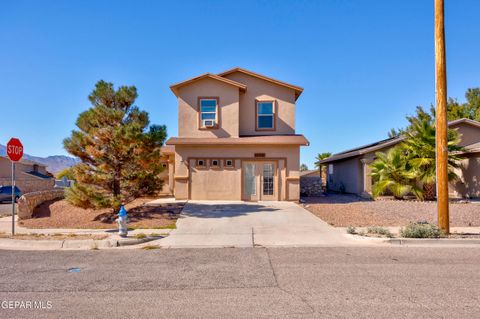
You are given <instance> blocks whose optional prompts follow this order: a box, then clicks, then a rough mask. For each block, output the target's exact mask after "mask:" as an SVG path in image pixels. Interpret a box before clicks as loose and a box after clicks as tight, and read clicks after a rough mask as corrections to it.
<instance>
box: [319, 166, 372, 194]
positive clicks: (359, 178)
mask: <svg viewBox="0 0 480 319" xmlns="http://www.w3.org/2000/svg"><path fill="white" fill-rule="evenodd" d="M332 165H333V174H330V172H329V169H328V167H327V174H328V175H327V187H328V189H329V190H332V191H336V192H340V191H341V189H342V185H343V187H344V191H345V192H346V193H351V194H358V195H360V194H361V193H362V192H363V164H362V162H361V161H360V158H359V157H353V158H350V159H346V160H343V161H337V162H334V163H332Z"/></svg>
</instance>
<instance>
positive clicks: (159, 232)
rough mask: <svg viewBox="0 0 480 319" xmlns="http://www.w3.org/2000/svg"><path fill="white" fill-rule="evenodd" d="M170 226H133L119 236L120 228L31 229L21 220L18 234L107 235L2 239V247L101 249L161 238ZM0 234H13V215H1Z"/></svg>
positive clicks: (0, 239) (14, 248)
mask: <svg viewBox="0 0 480 319" xmlns="http://www.w3.org/2000/svg"><path fill="white" fill-rule="evenodd" d="M170 231H171V229H134V230H129V232H128V237H126V238H123V237H120V236H118V229H115V228H112V229H64V228H62V229H56V228H47V229H41V228H40V229H30V228H25V227H22V226H20V225H18V223H16V225H15V234H18V235H19V234H27V235H36V234H37V235H46V236H52V237H54V236H55V235H60V234H63V235H106V236H108V237H107V238H106V239H75V238H74V237H72V238H69V239H64V240H57V239H52V237H50V239H42V238H39V239H14V238H13V239H12V238H0V249H8V250H58V249H79V250H82V249H97V248H98V249H101V248H114V247H122V246H132V245H140V244H143V243H146V242H149V241H152V240H155V239H157V238H159V237H164V236H168V234H169V233H170ZM0 233H1V234H6V235H11V233H12V217H11V216H8V217H3V218H0ZM140 234H143V235H145V236H146V237H145V238H137V237H136V236H137V235H140Z"/></svg>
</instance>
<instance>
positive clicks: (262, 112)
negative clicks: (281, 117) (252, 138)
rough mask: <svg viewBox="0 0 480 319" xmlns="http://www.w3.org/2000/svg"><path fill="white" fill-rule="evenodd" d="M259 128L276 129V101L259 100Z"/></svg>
mask: <svg viewBox="0 0 480 319" xmlns="http://www.w3.org/2000/svg"><path fill="white" fill-rule="evenodd" d="M256 109H257V127H256V129H257V130H275V103H274V101H257V108H256Z"/></svg>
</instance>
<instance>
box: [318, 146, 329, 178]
mask: <svg viewBox="0 0 480 319" xmlns="http://www.w3.org/2000/svg"><path fill="white" fill-rule="evenodd" d="M330 156H332V153H330V152H323V153H319V154H318V155H317V157H315V159H316V161H315V168H317V169H318V171H319V174H320V177H322V178H323V176H324V175H326V166H325V165H323V164H320V161H321V160H324V159H326V158H328V157H330Z"/></svg>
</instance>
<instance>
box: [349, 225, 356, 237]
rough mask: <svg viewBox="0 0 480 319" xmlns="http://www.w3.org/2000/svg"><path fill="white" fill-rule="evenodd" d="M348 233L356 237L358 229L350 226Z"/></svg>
mask: <svg viewBox="0 0 480 319" xmlns="http://www.w3.org/2000/svg"><path fill="white" fill-rule="evenodd" d="M347 233H348V234H351V235H355V234H356V233H357V229H356V228H355V227H353V226H348V227H347Z"/></svg>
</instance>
